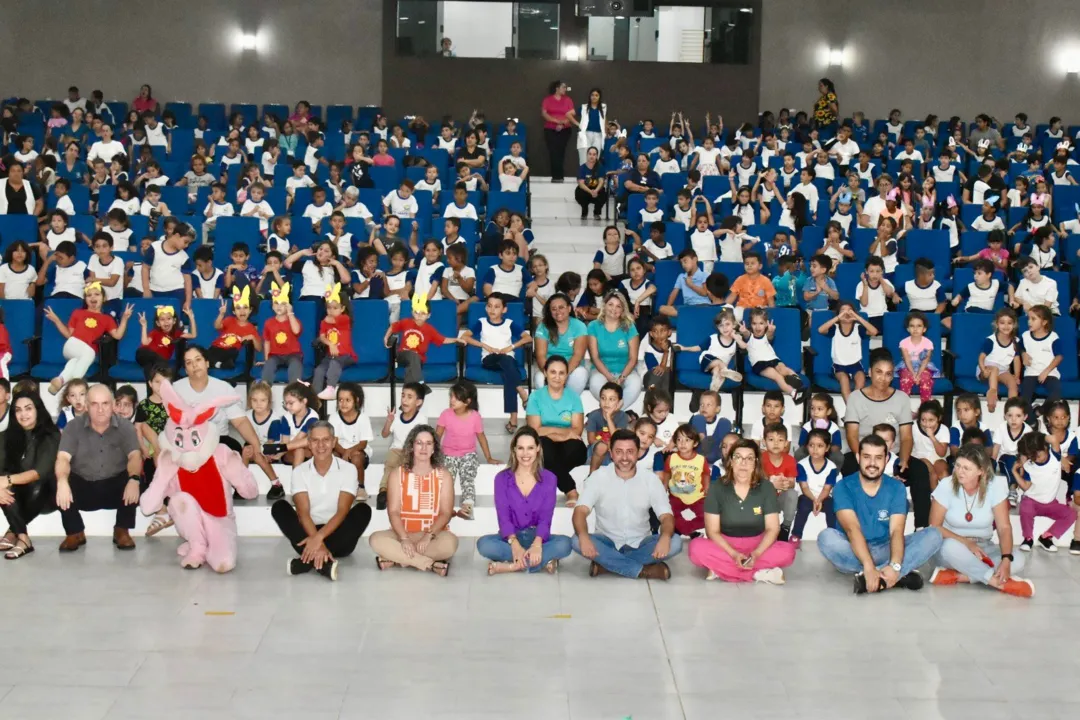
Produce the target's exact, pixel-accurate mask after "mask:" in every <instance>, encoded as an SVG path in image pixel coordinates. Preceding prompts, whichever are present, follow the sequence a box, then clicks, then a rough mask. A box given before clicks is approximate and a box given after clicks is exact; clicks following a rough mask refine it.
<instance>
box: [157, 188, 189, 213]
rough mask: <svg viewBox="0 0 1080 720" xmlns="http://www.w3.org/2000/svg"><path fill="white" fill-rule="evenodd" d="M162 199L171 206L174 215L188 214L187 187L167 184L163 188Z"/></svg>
mask: <svg viewBox="0 0 1080 720" xmlns="http://www.w3.org/2000/svg"><path fill="white" fill-rule="evenodd" d="M161 201H162V202H163V203H165V204H166V205H168V206H169V210H172V212H173V214H174V215H187V214H188V192H187V188H186V187H183V186H176V185H165V186H163V187H162V188H161Z"/></svg>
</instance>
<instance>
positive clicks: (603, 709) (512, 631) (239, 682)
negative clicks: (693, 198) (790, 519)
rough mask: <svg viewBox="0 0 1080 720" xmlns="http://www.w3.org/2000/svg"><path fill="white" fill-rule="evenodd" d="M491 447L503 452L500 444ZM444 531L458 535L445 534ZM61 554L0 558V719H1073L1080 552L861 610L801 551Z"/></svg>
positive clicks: (559, 219)
mask: <svg viewBox="0 0 1080 720" xmlns="http://www.w3.org/2000/svg"><path fill="white" fill-rule="evenodd" d="M534 192H535V195H534V215H537V216H538V217H536V219H535V221H534V227H535V228H536V230H537V235H538V245H539V247H540V248H541V249H542V251H543V252H544V253H545V254H546V255H548V257H549V258H550V260H551V264H552V267H553V271H554V273H555V274H557V273H559V272H561V271H562V270H565V269H571V268H572V269H574V270H577V271H579V272H580V271H581V269H582V267H585V266H587V260H588V258H587V257H586V256H587V255H591V254H592V252H594V251H595V248H596V247H597V246H598V243H599V234H600V227H601V225H600V224H597V223H593V222H592V221H589V223H588V224H587V225H586V226H585V227H584V228H583V227H582V225H581V224H580V223H579V221H578V220H577V217H578V212H577V208H576V205H574V204H573V202H572V201H564V200H561V199H559V198H562V197H564V196H566V197H569V196H570V193H571V192H572V186H571V185H569V184H567V185H563V186H551V185H545V184H543V183H541V182H537V183H536V184H535V185H534ZM497 442H498V443H499V445H498V450H497V454H498V453H499V452H504V447H505V445H504V443H505V438H501V439H499V440H498V441H497ZM455 522H456V521H455ZM57 542H58V539H56V538H45V537H41V538H39V539H38V543H39V544H38V550H37V552H36V553H35V554H33V555H31V556H29V557H27V558H25V559H23V560H21V561H19V562H16V563H11V562H3V563H0V588H2V596H3V598H4V602H3V606H4V612H0V653H2V656H3V658H4V662H3V665H2V669H0V720H7V719H8V718H10V719H12V720H39V719H40V720H77V719H78V720H81V719H83V718H85V719H88V720H100V719H102V718H110V719H114V718H117V719H118V718H125V719H135V718H139V719H142V718H148V717H153V718H162V719H165V720H168V719H173V718H176V719H183V720H188V719H189V718H198V719H199V720H213V719H214V718H259V720H263V719H273V718H288V719H289V720H293V719H294V718H302V719H303V720H324V719H325V720H330V719H332V718H340V719H345V718H350V719H353V718H355V719H361V718H362V719H364V720H368V719H378V720H398V719H399V718H400V719H402V720H413V719H414V718H430V719H432V720H527V719H530V718H536V719H537V720H567V719H570V718H572V719H573V720H623V719H624V718H633V719H634V720H668V719H671V720H676V719H678V720H683V719H688V720H698V719H699V718H701V719H709V720H711V719H712V718H717V717H725V718H736V719H738V720H744V719H745V720H755V719H758V718H777V719H780V718H783V719H784V720H793V719H799V718H807V719H810V718H812V719H815V720H816V719H819V718H820V719H827V720H844V719H846V718H859V719H862V718H881V719H883V720H893V719H897V720H899V719H902V718H903V719H908V718H910V719H911V720H935V719H937V718H947V719H948V720H971V719H975V718H982V719H985V720H997V719H998V718H1025V719H1028V718H1035V719H1038V720H1043V719H1046V720H1051V719H1055V718H1061V719H1062V720H1064V719H1065V718H1069V720H1073V718H1075V717H1076V716H1077V713H1078V712H1080V698H1078V697H1077V695H1076V694H1075V691H1074V685H1075V682H1074V678H1075V676H1076V673H1077V671H1078V670H1080V655H1078V654H1077V650H1076V648H1077V631H1076V627H1077V621H1078V620H1080V586H1078V582H1080V558H1074V557H1070V556H1069V555H1068V554H1067V553H1058V554H1057V555H1056V556H1050V555H1048V554H1046V553H1041V552H1040V553H1038V554H1037V555H1036V556H1034V557H1032V558H1030V560H1031V565H1030V570H1029V571H1028V572H1026V573H1025V574H1026V575H1028V576H1029V577H1031V578H1033V579H1034V580H1035V582H1036V583H1037V586H1038V594H1037V596H1036V597H1035V598H1034V599H1033V600H1030V601H1023V600H1017V599H1013V598H1008V597H1004V596H1001V595H999V594H997V593H995V592H993V591H990V590H986V589H984V588H972V587H960V588H948V589H940V588H938V589H935V588H927V589H925V590H923V591H921V592H919V593H910V592H907V591H894V592H890V593H887V594H885V595H883V596H878V597H854V596H853V595H851V592H850V590H851V585H850V582H849V581H848V580H847V579H845V578H843V577H840V576H839V575H837V574H836V573H835V572H833V571H832V569H831V568H830V567H829V566H828V565H827V564H826V563H825V562H824V560H823V559H822V558H821V557H820V556H819V555H818V553H817V550H816V549H815V548H814V547H812V546H809V547H807V548H805V549H804V550H803V551H801V552H800V555H799V558H798V559H797V561H796V563H795V565H794V566H793V567H792V568H791V569H790V570H789V572H788V584H787V585H786V586H785V587H771V586H766V587H761V586H734V585H727V584H723V583H707V582H705V581H704V580H703V573H702V572H701V571H699V570H697V569H696V568H694V567H693V566H691V565H690V563H689V561H688V560H687V558H686V556H685V553H684V554H683V555H682V556H680V557H678V558H676V559H675V560H674V561H673V562H672V569H673V579H672V580H671V581H670V582H667V583H647V582H644V581H632V580H624V579H619V578H613V577H603V578H598V579H589V578H588V577H587V563H585V562H584V561H583V560H582V559H581V558H570V559H569V560H567V561H566V562H564V564H563V566H562V568H561V570H560V573H559V574H558V576H556V577H549V576H547V575H539V576H504V577H499V578H488V577H486V575H485V572H484V569H485V563H484V562H483V561H482V560H481V559H480V558H479V557H478V556H477V555H476V550H475V542H474V541H473V540H472V539H470V538H463V540H462V543H461V546H460V548H459V550H458V554H457V556H456V557H455V559H454V565H453V571H452V573H451V575H450V577H448V578H446V579H440V578H436V577H434V576H431V575H423V576H422V575H419V574H417V573H415V572H412V571H405V570H401V571H388V572H386V573H379V572H378V571H377V570H376V569H375V567H374V564H373V562H372V558H371V554H370V551H369V550H368V547H367V545H366V543H363V542H362V543H361V545H360V547H358V548H357V551H356V553H355V555H354V556H353V557H350V558H347V559H345V560H343V561H342V569H341V580H340V581H339V582H337V583H336V584H332V583H330V582H328V581H326V580H324V579H323V578H321V577H318V576H315V575H309V576H304V577H296V578H291V577H287V576H286V575H285V563H286V560H287V559H288V558H289V557H290V556H291V551H290V549H289V547H288V545H287V544H286V543H285V541H284V540H271V539H255V538H245V539H242V540H241V547H240V565H239V567H238V568H237V569H236V570H235V571H234V572H232V573H231V574H229V575H225V576H216V575H213V574H212V573H210V572H208V571H206V570H200V571H191V572H185V571H182V570H180V569H179V568H178V567H177V565H176V556H175V552H174V548H175V542H176V541H175V540H174V539H172V538H159V539H156V540H149V541H148V540H143V539H141V538H139V539H138V544H139V547H138V549H137V550H136V551H135V552H133V553H119V552H117V551H115V550H114V549H113V548H112V547H111V545H110V544H109V541H108V539H107V538H91V540H90V544H89V545H88V546H87V548H85V549H84V551H82V552H79V553H77V554H75V555H70V556H61V555H59V554H58V553H57V552H56V549H55V547H56V543H57Z"/></svg>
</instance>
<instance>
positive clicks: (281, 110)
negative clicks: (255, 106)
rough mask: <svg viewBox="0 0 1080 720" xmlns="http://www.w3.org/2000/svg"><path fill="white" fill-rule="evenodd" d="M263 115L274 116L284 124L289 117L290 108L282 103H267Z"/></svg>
mask: <svg viewBox="0 0 1080 720" xmlns="http://www.w3.org/2000/svg"><path fill="white" fill-rule="evenodd" d="M262 112H263V115H273V116H274V117H276V118H277V119H278V122H281V123H284V122H285V120H286V119H288V117H289V106H288V105H282V104H280V103H266V104H264V105H263V106H262Z"/></svg>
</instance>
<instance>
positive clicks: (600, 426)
mask: <svg viewBox="0 0 1080 720" xmlns="http://www.w3.org/2000/svg"><path fill="white" fill-rule="evenodd" d="M612 417H613V419H614V420H615V427H608V426H607V423H606V422H604V413H602V412H601V411H600V408H597V409H595V410H593V411H592V412H591V413H589V414H588V415H587V416H586V417H585V432H595V433H599V432H607V434H608V435H609V436H610V435H611V433H613V432H615V431H616V430H622V429H623V428H625V427H626V426H627V424H628V423H629V418H627V417H626V413H625V412H623V411H622V410H616V411H615V414H614V415H613V416H612Z"/></svg>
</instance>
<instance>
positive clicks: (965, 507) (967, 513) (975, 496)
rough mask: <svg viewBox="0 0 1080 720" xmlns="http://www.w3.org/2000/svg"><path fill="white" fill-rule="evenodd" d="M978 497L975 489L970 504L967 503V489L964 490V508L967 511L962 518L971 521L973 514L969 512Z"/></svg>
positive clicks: (973, 517)
mask: <svg viewBox="0 0 1080 720" xmlns="http://www.w3.org/2000/svg"><path fill="white" fill-rule="evenodd" d="M978 497H979V495H978V491H976V493H975V495H973V496H972V498H971V504H970V505H968V492H967V490H964V509H965V510H967V512H966V513H964V520H967V521H968V522H971V521H972V520H973V519H975V516H974V515H972V514H971V511H972V510H973V509H974V508H975V501H976V500H977V499H978Z"/></svg>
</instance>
